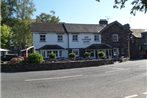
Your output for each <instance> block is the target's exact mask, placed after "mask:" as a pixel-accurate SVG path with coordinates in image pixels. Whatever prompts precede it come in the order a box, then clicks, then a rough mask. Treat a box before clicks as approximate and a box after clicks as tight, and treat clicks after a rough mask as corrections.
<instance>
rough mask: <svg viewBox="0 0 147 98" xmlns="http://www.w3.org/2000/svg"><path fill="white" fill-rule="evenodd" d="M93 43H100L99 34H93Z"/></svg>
mask: <svg viewBox="0 0 147 98" xmlns="http://www.w3.org/2000/svg"><path fill="white" fill-rule="evenodd" d="M97 38H98V39H97ZM94 41H96V42H99V41H100V35H99V34H95V35H94Z"/></svg>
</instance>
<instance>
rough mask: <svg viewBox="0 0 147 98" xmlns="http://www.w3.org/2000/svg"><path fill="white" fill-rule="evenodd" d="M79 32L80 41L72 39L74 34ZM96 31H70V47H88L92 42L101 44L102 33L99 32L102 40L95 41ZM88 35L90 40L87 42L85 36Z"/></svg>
mask: <svg viewBox="0 0 147 98" xmlns="http://www.w3.org/2000/svg"><path fill="white" fill-rule="evenodd" d="M74 34H78V41H76V42H74V41H72V36H73V35H74ZM94 35H95V34H94V33H70V34H69V48H86V47H88V46H89V45H92V44H101V35H100V34H99V39H100V41H94ZM86 36H87V37H88V39H90V40H89V42H88V43H85V37H86Z"/></svg>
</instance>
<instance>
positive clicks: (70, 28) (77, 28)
mask: <svg viewBox="0 0 147 98" xmlns="http://www.w3.org/2000/svg"><path fill="white" fill-rule="evenodd" d="M64 26H65V28H66V31H67V32H70V33H86V32H87V33H97V32H100V31H101V30H102V29H103V28H104V27H105V25H99V24H69V23H65V24H64Z"/></svg>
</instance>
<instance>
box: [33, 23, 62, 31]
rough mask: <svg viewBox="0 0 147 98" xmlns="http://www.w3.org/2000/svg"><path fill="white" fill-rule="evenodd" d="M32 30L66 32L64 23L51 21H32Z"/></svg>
mask: <svg viewBox="0 0 147 98" xmlns="http://www.w3.org/2000/svg"><path fill="white" fill-rule="evenodd" d="M31 31H32V32H55V33H56V32H57V33H65V29H64V27H63V24H49V23H32V27H31Z"/></svg>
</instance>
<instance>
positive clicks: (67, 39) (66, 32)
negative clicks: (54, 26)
mask: <svg viewBox="0 0 147 98" xmlns="http://www.w3.org/2000/svg"><path fill="white" fill-rule="evenodd" d="M62 25H63V27H64V30H65V32H66V34H67V51H68V54H69V32H68V31H67V29H66V27H65V23H63V24H62Z"/></svg>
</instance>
